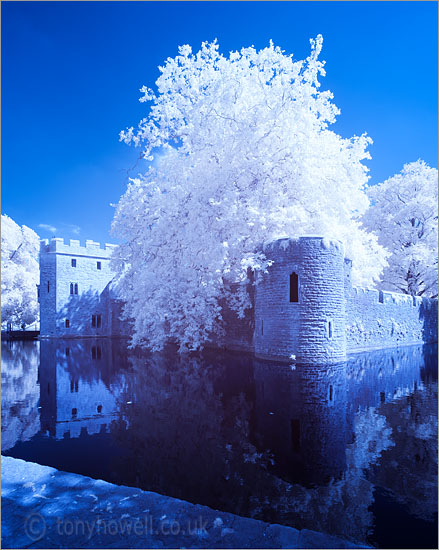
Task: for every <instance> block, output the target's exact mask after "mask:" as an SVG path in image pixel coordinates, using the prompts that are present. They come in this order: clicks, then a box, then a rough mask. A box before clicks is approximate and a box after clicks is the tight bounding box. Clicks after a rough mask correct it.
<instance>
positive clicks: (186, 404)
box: [2, 339, 437, 548]
mask: <svg viewBox="0 0 439 550" xmlns="http://www.w3.org/2000/svg"><path fill="white" fill-rule="evenodd" d="M2 363H3V364H2V454H4V455H7V456H13V457H16V458H22V459H24V460H28V461H32V462H37V463H39V464H43V465H48V466H53V467H55V468H57V469H60V470H64V471H68V472H73V473H78V474H83V475H86V476H90V477H92V478H96V479H104V480H106V481H109V482H112V483H116V484H120V485H128V486H132V487H139V488H141V489H145V490H150V491H155V492H157V493H160V494H163V495H168V496H172V497H176V498H179V499H183V500H187V501H189V502H192V503H198V504H204V505H207V506H210V507H212V508H215V509H218V510H222V511H227V512H231V513H234V514H238V515H241V516H246V517H251V518H255V519H261V520H264V521H267V522H270V523H280V524H283V525H291V526H293V527H296V528H298V529H302V528H307V529H313V530H316V531H321V532H324V533H330V534H334V535H338V536H340V537H343V538H345V539H349V540H351V541H356V542H359V543H361V542H362V543H368V544H370V545H372V546H375V547H381V548H435V547H437V346H434V345H429V346H408V347H403V348H399V349H391V350H384V351H377V352H370V353H365V354H359V355H355V356H351V357H350V358H349V360H348V361H347V362H346V363H342V364H339V365H332V366H330V367H323V366H320V367H317V366H315V365H314V366H312V367H306V366H297V367H295V366H290V365H286V364H276V363H273V362H264V361H261V360H257V359H254V358H253V356H251V355H246V354H243V353H240V354H238V353H226V352H217V351H213V350H206V351H205V352H203V353H202V354H200V355H197V356H178V355H177V354H176V353H175V352H174V351H172V350H169V351H167V352H163V353H155V354H148V353H139V352H134V351H132V350H128V349H127V345H126V343H125V342H124V341H123V340H111V339H76V340H49V341H41V342H17V341H13V342H4V343H2Z"/></svg>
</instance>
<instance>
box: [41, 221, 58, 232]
mask: <svg viewBox="0 0 439 550" xmlns="http://www.w3.org/2000/svg"><path fill="white" fill-rule="evenodd" d="M38 227H41V229H44V230H45V231H49V233H56V227H54V226H53V225H50V224H48V223H40V224H38Z"/></svg>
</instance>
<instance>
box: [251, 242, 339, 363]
mask: <svg viewBox="0 0 439 550" xmlns="http://www.w3.org/2000/svg"><path fill="white" fill-rule="evenodd" d="M263 250H264V252H265V254H266V256H267V258H269V259H270V260H273V264H272V265H271V266H270V267H269V268H268V269H267V272H266V273H258V275H257V279H256V289H255V353H256V355H257V356H258V357H261V358H270V359H274V358H278V359H289V358H291V356H292V355H293V356H295V358H296V359H297V361H298V362H301V363H319V364H321V363H326V362H330V363H333V362H337V361H342V360H344V359H345V353H346V346H345V299H344V280H345V278H344V271H343V265H344V251H343V245H342V244H341V243H340V242H339V241H329V240H327V239H324V238H322V237H300V238H299V239H290V238H286V239H279V240H277V241H274V242H271V243H269V244H267V245H266V246H265V247H264V249H263ZM292 273H294V274H296V275H297V277H298V296H297V301H292V297H291V295H290V292H291V289H290V286H291V282H290V276H291V274H292ZM292 358H293V359H294V357H292Z"/></svg>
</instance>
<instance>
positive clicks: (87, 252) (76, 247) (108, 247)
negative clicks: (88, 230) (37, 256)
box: [40, 237, 117, 259]
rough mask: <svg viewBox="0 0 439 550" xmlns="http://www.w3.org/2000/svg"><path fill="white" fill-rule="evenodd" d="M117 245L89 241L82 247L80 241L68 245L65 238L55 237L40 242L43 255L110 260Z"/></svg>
mask: <svg viewBox="0 0 439 550" xmlns="http://www.w3.org/2000/svg"><path fill="white" fill-rule="evenodd" d="M115 248H117V245H115V244H109V243H104V244H101V243H99V242H96V241H93V240H90V239H87V240H86V241H85V245H81V242H80V240H79V239H70V241H69V242H68V243H66V242H64V239H63V238H59V237H54V238H52V239H50V240H49V239H42V240H41V241H40V252H41V253H47V254H50V253H56V254H68V255H71V256H92V257H94V258H102V259H110V258H111V255H112V253H113V251H114V249H115Z"/></svg>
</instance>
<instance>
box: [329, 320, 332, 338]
mask: <svg viewBox="0 0 439 550" xmlns="http://www.w3.org/2000/svg"><path fill="white" fill-rule="evenodd" d="M328 338H332V321H328Z"/></svg>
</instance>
